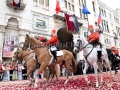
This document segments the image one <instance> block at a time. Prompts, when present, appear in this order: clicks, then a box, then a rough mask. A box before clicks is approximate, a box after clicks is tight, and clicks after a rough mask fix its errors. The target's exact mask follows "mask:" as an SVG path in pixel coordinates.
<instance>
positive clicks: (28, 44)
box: [22, 34, 77, 87]
mask: <svg viewBox="0 0 120 90" xmlns="http://www.w3.org/2000/svg"><path fill="white" fill-rule="evenodd" d="M27 48H31V49H32V50H34V51H35V53H36V55H37V58H38V62H39V64H40V65H41V66H40V68H39V70H38V72H37V74H36V79H35V85H34V87H37V82H38V76H39V74H40V72H41V71H42V70H43V69H44V68H46V67H47V66H49V65H53V66H54V65H56V64H59V63H60V62H63V61H65V66H66V69H67V72H68V76H67V79H66V81H65V83H64V84H67V82H68V77H69V76H70V71H71V72H73V73H75V72H76V69H77V65H76V60H75V59H74V56H73V54H72V52H70V51H67V50H61V53H62V54H61V55H59V56H57V62H52V60H53V56H52V55H51V54H50V48H49V47H48V46H46V45H45V44H44V43H41V42H39V40H37V39H35V38H33V37H30V36H29V35H28V34H26V37H25V40H24V44H23V47H22V50H27ZM71 64H72V66H71ZM53 68H54V67H53ZM46 82H48V80H46Z"/></svg>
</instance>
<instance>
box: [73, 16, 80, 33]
mask: <svg viewBox="0 0 120 90" xmlns="http://www.w3.org/2000/svg"><path fill="white" fill-rule="evenodd" d="M72 17H73V25H74V28H75V31H76V32H77V33H78V32H79V26H78V20H77V17H76V16H75V15H73V16H72Z"/></svg>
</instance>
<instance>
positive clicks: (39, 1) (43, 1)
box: [34, 0, 49, 9]
mask: <svg viewBox="0 0 120 90" xmlns="http://www.w3.org/2000/svg"><path fill="white" fill-rule="evenodd" d="M34 2H36V5H37V6H38V7H41V8H46V9H48V7H49V0H34ZM34 5H35V4H34Z"/></svg>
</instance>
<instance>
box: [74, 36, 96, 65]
mask: <svg viewBox="0 0 120 90" xmlns="http://www.w3.org/2000/svg"><path fill="white" fill-rule="evenodd" d="M79 38H80V37H79ZM89 44H90V43H88V44H86V45H85V46H84V47H82V48H79V46H80V42H79V45H78V46H75V47H77V48H78V50H80V51H82V50H83V49H84V48H86V47H87V46H88V45H89ZM93 48H94V47H92V49H91V51H90V52H89V53H88V54H87V55H83V56H84V57H85V59H86V61H87V63H88V64H89V65H91V64H90V63H89V62H88V60H87V57H88V56H89V55H90V53H91V52H92V50H93Z"/></svg>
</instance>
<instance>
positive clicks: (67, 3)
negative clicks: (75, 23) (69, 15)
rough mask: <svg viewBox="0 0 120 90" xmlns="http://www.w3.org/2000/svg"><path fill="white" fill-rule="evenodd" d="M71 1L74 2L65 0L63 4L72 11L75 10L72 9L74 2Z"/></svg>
mask: <svg viewBox="0 0 120 90" xmlns="http://www.w3.org/2000/svg"><path fill="white" fill-rule="evenodd" d="M73 2H74V0H72V1H67V0H65V1H64V4H65V8H66V9H68V10H70V11H73V12H74V11H75V10H74V3H73Z"/></svg>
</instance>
